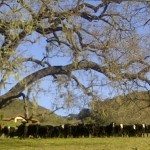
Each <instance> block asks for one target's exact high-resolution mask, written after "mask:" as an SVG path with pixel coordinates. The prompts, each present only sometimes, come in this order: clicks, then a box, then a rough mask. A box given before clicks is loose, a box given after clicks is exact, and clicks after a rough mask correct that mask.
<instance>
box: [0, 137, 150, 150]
mask: <svg viewBox="0 0 150 150" xmlns="http://www.w3.org/2000/svg"><path fill="white" fill-rule="evenodd" d="M0 150H150V138H78V139H71V138H70V139H22V140H20V139H10V138H8V139H7V138H0Z"/></svg>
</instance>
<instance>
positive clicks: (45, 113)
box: [0, 100, 66, 125]
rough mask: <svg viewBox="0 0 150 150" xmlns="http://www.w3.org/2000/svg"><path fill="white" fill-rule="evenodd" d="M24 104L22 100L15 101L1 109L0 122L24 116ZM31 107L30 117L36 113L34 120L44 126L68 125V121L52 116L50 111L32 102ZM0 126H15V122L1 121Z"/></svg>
mask: <svg viewBox="0 0 150 150" xmlns="http://www.w3.org/2000/svg"><path fill="white" fill-rule="evenodd" d="M23 106H24V103H23V101H22V100H15V101H13V102H12V103H11V104H9V105H8V106H6V107H5V108H2V109H0V120H1V119H3V120H4V119H5V120H7V119H10V118H13V117H16V116H19V115H21V116H24V108H23ZM28 106H29V116H30V115H31V114H32V113H34V114H35V115H34V119H37V120H39V121H40V123H42V124H52V125H58V124H63V123H66V120H65V119H64V118H62V117H60V116H58V115H56V114H54V113H53V114H52V113H51V111H50V110H48V109H46V108H44V107H41V106H38V105H34V104H32V103H31V102H30V103H29V104H28ZM0 124H9V125H10V124H13V125H14V121H2V120H1V121H0Z"/></svg>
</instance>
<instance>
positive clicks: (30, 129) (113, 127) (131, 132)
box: [0, 123, 150, 138]
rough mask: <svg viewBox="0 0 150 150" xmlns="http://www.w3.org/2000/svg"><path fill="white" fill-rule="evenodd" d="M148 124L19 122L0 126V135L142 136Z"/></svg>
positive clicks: (147, 128)
mask: <svg viewBox="0 0 150 150" xmlns="http://www.w3.org/2000/svg"><path fill="white" fill-rule="evenodd" d="M149 134H150V125H146V124H136V125H124V124H118V125H117V124H115V123H111V124H109V125H106V126H101V125H99V124H82V123H81V124H77V125H70V124H65V125H60V126H52V125H40V124H29V125H27V124H21V125H20V126H18V127H17V128H14V127H9V126H4V127H0V135H4V136H6V137H20V138H25V137H34V138H57V137H60V138H67V137H73V138H78V137H111V136H117V137H133V136H137V137H143V136H149Z"/></svg>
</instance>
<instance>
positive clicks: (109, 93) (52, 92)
mask: <svg viewBox="0 0 150 150" xmlns="http://www.w3.org/2000/svg"><path fill="white" fill-rule="evenodd" d="M87 1H90V2H91V3H95V4H96V3H98V2H99V0H87ZM145 31H146V32H147V34H149V32H150V28H149V26H146V27H139V29H138V32H139V33H140V34H143V33H144V32H145ZM28 38H29V39H31V40H33V41H34V40H36V43H33V44H31V43H29V42H27V43H24V44H20V46H19V47H18V50H20V51H21V52H22V53H24V54H25V55H26V57H28V56H29V57H31V56H34V58H37V59H39V60H41V59H42V57H43V51H45V47H46V44H47V42H46V38H44V37H39V35H37V34H36V33H33V34H32V35H31V36H29V37H28ZM49 61H50V64H51V65H56V66H57V65H66V64H69V63H70V57H58V56H57V57H52V58H51V59H49ZM29 66H30V65H29ZM32 71H33V72H34V70H32ZM78 76H80V80H82V82H83V83H84V84H86V82H87V81H86V78H85V77H84V75H83V74H80V75H78ZM86 76H88V73H87V74H86ZM99 77H100V78H101V81H103V79H106V78H105V77H104V76H103V75H100V76H99ZM43 80H44V81H43V82H42V85H41V86H42V87H43V88H45V89H47V90H48V91H49V92H48V93H47V94H45V93H40V94H38V97H37V102H38V104H39V105H41V106H44V107H46V108H48V109H51V108H52V107H53V104H52V103H54V102H55V101H57V103H58V104H60V105H61V103H62V102H61V99H60V98H59V97H58V96H57V92H59V91H57V89H55V86H54V85H53V82H52V77H47V78H45V79H43ZM8 88H10V87H8ZM97 90H98V91H101V93H100V95H101V97H102V98H104V99H105V98H108V97H113V96H114V95H115V93H116V92H115V90H114V89H112V88H111V87H110V86H104V87H103V88H102V87H98V88H97ZM78 100H80V99H78ZM78 100H77V101H78ZM81 105H82V106H84V104H83V103H81ZM78 111H79V108H78V107H75V108H72V109H70V110H59V111H57V112H56V113H57V114H59V115H67V114H68V113H77V112H78Z"/></svg>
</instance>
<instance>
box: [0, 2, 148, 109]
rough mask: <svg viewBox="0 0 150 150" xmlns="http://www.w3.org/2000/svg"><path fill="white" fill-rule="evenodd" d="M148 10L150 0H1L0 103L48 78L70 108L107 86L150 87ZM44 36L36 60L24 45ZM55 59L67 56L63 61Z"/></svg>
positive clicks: (128, 88)
mask: <svg viewBox="0 0 150 150" xmlns="http://www.w3.org/2000/svg"><path fill="white" fill-rule="evenodd" d="M149 11H150V9H149V3H144V2H136V1H134V2H131V1H124V0H119V1H113V0H111V1H109V0H100V1H97V2H94V1H93V2H90V1H87V0H85V1H84V0H74V1H68V0H67V1H66V0H51V1H50V0H9V1H8V0H2V1H1V2H0V38H1V42H0V87H1V90H2V91H3V92H2V94H1V96H0V108H2V107H5V106H6V105H8V104H9V103H10V102H12V101H13V100H14V98H17V97H20V96H23V97H24V96H25V95H24V94H23V93H24V91H25V90H26V89H27V88H28V87H30V86H31V85H32V84H33V83H35V82H38V81H41V79H43V78H46V77H49V78H47V80H48V82H49V83H52V84H53V85H54V87H55V88H56V89H57V90H56V92H57V93H58V94H59V96H60V98H62V97H63V98H64V99H66V100H67V101H66V105H67V106H68V107H71V106H72V104H74V100H77V98H78V99H79V100H80V98H81V97H82V98H85V99H87V97H89V98H91V97H98V96H99V94H101V93H100V89H101V88H103V86H108V87H111V88H113V89H114V90H115V92H117V91H119V92H120V91H123V92H124V93H126V92H127V91H131V90H133V91H134V90H147V89H149V87H150V76H149V71H150V55H149V48H150V47H149V45H150V41H149V37H150V33H149V30H148V29H147V28H148V27H149V21H148V20H149V18H148V17H149ZM142 30H144V31H143V32H142V33H141V31H142ZM40 39H44V41H45V42H46V43H47V46H46V47H45V48H43V50H42V52H41V56H40V58H41V59H37V57H34V55H32V56H31V55H29V54H28V53H30V50H26V51H24V49H23V46H24V47H28V48H29V47H30V46H31V45H34V44H36V43H38V42H39V41H40ZM38 52H39V51H38V49H37V53H38ZM54 58H55V59H56V60H57V61H60V58H62V59H64V60H65V59H67V60H68V61H66V62H65V63H64V64H65V65H59V66H58V65H57V64H56V65H55V64H51V63H52V60H54ZM10 79H11V80H12V81H14V82H13V83H16V84H15V85H14V84H11V85H10ZM50 81H51V82H50ZM41 82H42V81H41ZM8 89H10V90H8ZM7 90H8V91H7ZM85 95H86V96H85Z"/></svg>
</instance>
